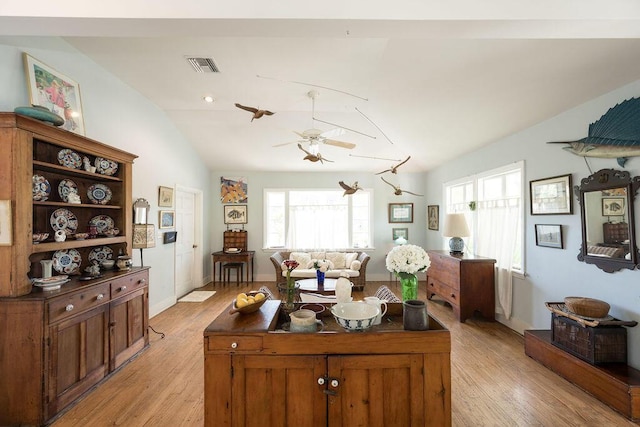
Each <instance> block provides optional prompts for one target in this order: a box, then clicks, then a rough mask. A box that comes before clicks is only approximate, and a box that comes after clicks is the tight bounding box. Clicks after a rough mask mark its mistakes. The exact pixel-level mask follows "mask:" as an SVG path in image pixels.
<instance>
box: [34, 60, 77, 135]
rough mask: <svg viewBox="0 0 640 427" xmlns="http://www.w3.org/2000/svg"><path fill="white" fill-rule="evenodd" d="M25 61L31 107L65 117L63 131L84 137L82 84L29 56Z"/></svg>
mask: <svg viewBox="0 0 640 427" xmlns="http://www.w3.org/2000/svg"><path fill="white" fill-rule="evenodd" d="M23 59H24V68H25V71H26V74H27V85H28V88H29V101H30V103H31V104H32V105H38V106H40V107H42V108H44V109H46V110H48V111H51V112H52V113H55V114H57V115H58V116H60V117H62V119H63V120H64V123H63V124H62V126H60V127H61V128H63V129H66V130H69V131H71V132H74V133H77V134H79V135H84V133H85V132H84V118H83V115H82V101H81V100H80V86H79V85H78V83H76V82H75V81H73V80H72V79H71V78H69V77H67V76H65V75H64V74H62V73H60V72H59V71H56V70H54V69H53V68H51V67H49V66H48V65H46V64H44V63H42V62H40V61H38V60H37V59H35V58H33V57H32V56H30V55H28V54H26V53H23Z"/></svg>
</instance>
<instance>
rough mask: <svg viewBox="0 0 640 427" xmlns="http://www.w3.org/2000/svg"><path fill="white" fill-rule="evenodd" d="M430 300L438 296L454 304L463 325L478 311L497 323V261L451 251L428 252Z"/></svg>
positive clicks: (455, 311)
mask: <svg viewBox="0 0 640 427" xmlns="http://www.w3.org/2000/svg"><path fill="white" fill-rule="evenodd" d="M427 253H428V254H429V260H430V261H431V265H430V267H429V268H428V269H427V298H429V299H431V297H433V296H434V295H438V296H439V297H441V298H443V299H444V300H445V301H446V302H448V303H449V304H451V307H452V308H453V312H454V314H455V315H456V318H457V319H458V320H459V321H460V322H464V321H465V320H467V319H468V318H469V317H472V316H473V314H474V313H475V312H476V311H478V312H480V314H481V315H482V316H483V317H485V318H487V319H490V320H495V285H494V281H495V273H494V264H495V262H496V260H495V259H490V258H484V257H480V256H475V255H468V254H464V255H462V256H454V255H451V254H449V251H427Z"/></svg>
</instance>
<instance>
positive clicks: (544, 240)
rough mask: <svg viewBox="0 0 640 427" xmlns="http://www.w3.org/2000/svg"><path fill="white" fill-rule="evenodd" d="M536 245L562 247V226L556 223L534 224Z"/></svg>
mask: <svg viewBox="0 0 640 427" xmlns="http://www.w3.org/2000/svg"><path fill="white" fill-rule="evenodd" d="M536 245H537V246H546V247H548V248H557V249H563V248H564V245H563V244H562V226H561V225H558V224H536Z"/></svg>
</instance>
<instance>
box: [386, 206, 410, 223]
mask: <svg viewBox="0 0 640 427" xmlns="http://www.w3.org/2000/svg"><path fill="white" fill-rule="evenodd" d="M389 222H390V223H403V222H406V223H412V222H413V203H389Z"/></svg>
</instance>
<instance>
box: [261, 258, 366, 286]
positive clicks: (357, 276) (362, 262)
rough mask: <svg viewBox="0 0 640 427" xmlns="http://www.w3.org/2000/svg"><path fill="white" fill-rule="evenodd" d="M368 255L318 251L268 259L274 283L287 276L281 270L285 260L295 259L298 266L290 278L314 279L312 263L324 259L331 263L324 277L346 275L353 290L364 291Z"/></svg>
mask: <svg viewBox="0 0 640 427" xmlns="http://www.w3.org/2000/svg"><path fill="white" fill-rule="evenodd" d="M369 258H370V257H369V255H367V254H366V253H365V252H340V251H326V252H325V251H318V252H296V251H293V252H289V251H287V252H284V251H283V252H275V253H274V254H273V255H271V256H270V257H269V259H270V260H271V263H272V264H273V266H274V268H275V273H276V283H278V282H282V278H283V277H286V276H287V273H286V271H284V270H282V267H281V266H282V263H283V261H284V260H287V259H295V260H296V261H298V264H300V265H299V266H298V267H297V268H295V269H294V270H293V271H292V272H291V277H295V278H312V277H316V270H315V269H314V268H313V261H315V260H321V259H326V260H328V261H330V262H331V269H330V270H329V271H327V272H326V274H325V277H328V278H338V277H340V273H343V272H345V273H347V274H348V275H349V279H350V280H351V281H352V282H353V288H354V290H362V289H364V285H365V282H366V271H367V263H368V262H369Z"/></svg>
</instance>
